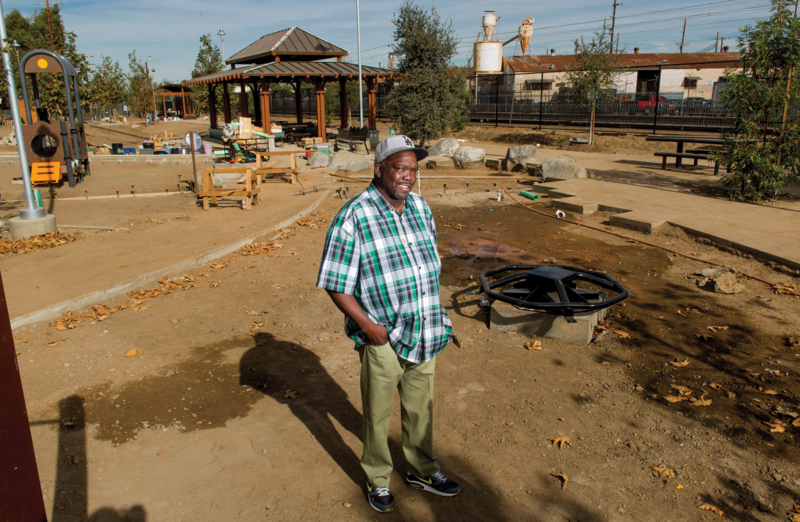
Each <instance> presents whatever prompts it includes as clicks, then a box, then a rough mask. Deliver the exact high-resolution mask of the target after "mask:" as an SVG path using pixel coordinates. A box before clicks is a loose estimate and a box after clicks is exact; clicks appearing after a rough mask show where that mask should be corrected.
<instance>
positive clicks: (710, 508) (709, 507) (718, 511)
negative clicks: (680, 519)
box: [697, 504, 725, 516]
mask: <svg viewBox="0 0 800 522" xmlns="http://www.w3.org/2000/svg"><path fill="white" fill-rule="evenodd" d="M697 507H698V508H699V509H705V510H706V511H711V512H712V513H716V514H717V515H719V516H724V515H725V513H723V512H722V510H721V509H719V508H716V507H714V506H712V505H711V504H703V505H702V506H697Z"/></svg>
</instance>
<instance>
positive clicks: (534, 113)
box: [469, 93, 726, 130]
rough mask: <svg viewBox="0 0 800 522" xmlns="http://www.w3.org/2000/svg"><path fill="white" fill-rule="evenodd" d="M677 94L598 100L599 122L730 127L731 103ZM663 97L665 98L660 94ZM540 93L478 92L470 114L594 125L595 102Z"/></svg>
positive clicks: (483, 119) (507, 120) (501, 120)
mask: <svg viewBox="0 0 800 522" xmlns="http://www.w3.org/2000/svg"><path fill="white" fill-rule="evenodd" d="M672 94H673V93H661V94H659V95H656V94H655V93H651V94H648V93H642V94H632V95H626V96H625V97H617V98H615V99H614V100H612V101H598V102H597V110H596V113H595V124H596V125H602V126H620V127H653V128H664V129H676V128H678V129H680V128H683V129H687V130H688V129H696V130H719V129H721V128H722V127H724V126H725V116H726V112H725V106H724V104H722V103H719V102H713V101H709V100H700V99H692V98H689V99H681V98H678V97H677V96H674V95H672ZM659 96H660V98H659ZM537 98H538V97H537V96H535V95H531V96H520V95H519V94H517V95H513V94H500V95H496V96H495V95H493V96H478V97H477V98H476V99H474V100H473V103H471V104H470V107H469V110H470V118H471V119H472V120H473V121H480V122H487V123H505V124H509V123H521V124H528V125H540V126H543V125H559V124H561V125H588V124H589V122H590V121H591V110H592V106H591V103H589V102H586V103H575V102H574V101H573V102H570V101H567V100H565V99H559V98H558V97H555V98H554V99H553V100H552V101H542V100H541V99H537Z"/></svg>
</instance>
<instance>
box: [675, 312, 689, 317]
mask: <svg viewBox="0 0 800 522" xmlns="http://www.w3.org/2000/svg"><path fill="white" fill-rule="evenodd" d="M675 313H676V314H678V315H680V316H681V317H689V316H688V315H686V314H685V313H683V310H678V311H677V312H675Z"/></svg>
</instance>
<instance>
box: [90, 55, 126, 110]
mask: <svg viewBox="0 0 800 522" xmlns="http://www.w3.org/2000/svg"><path fill="white" fill-rule="evenodd" d="M101 58H102V61H101V63H100V65H98V66H97V67H95V69H94V74H93V75H92V80H91V82H90V83H89V97H90V99H91V100H92V102H93V104H94V105H95V106H96V107H97V108H100V109H103V108H108V109H113V108H114V106H115V105H117V104H118V103H122V102H123V101H124V100H125V94H126V92H127V88H128V78H127V76H125V72H124V71H123V70H122V67H121V66H120V64H119V62H117V61H113V60H112V59H111V57H110V56H102V57H101Z"/></svg>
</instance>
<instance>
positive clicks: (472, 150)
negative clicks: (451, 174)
mask: <svg viewBox="0 0 800 522" xmlns="http://www.w3.org/2000/svg"><path fill="white" fill-rule="evenodd" d="M485 158H486V153H485V152H484V151H483V149H479V148H477V147H461V148H459V149H458V150H457V151H455V153H453V164H454V165H455V166H456V168H457V169H477V168H479V167H482V166H483V160H484V159H485Z"/></svg>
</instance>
